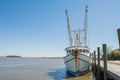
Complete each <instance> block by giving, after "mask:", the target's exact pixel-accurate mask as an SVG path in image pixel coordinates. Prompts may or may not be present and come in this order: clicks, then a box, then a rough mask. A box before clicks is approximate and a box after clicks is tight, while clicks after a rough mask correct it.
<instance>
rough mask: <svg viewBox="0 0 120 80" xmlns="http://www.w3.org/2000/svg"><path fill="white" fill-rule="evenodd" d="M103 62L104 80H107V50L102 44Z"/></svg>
mask: <svg viewBox="0 0 120 80" xmlns="http://www.w3.org/2000/svg"><path fill="white" fill-rule="evenodd" d="M103 62H104V80H107V50H106V44H103Z"/></svg>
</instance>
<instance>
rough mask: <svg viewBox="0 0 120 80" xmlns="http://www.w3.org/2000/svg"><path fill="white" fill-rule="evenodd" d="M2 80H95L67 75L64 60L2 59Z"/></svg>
mask: <svg viewBox="0 0 120 80" xmlns="http://www.w3.org/2000/svg"><path fill="white" fill-rule="evenodd" d="M0 80H93V79H92V73H87V74H85V75H83V76H79V77H73V76H70V75H68V74H66V69H65V65H64V61H63V59H40V58H0Z"/></svg>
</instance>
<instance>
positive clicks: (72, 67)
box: [64, 54, 91, 76]
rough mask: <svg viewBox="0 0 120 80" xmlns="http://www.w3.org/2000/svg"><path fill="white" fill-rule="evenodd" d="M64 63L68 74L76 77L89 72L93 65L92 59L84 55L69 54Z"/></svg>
mask: <svg viewBox="0 0 120 80" xmlns="http://www.w3.org/2000/svg"><path fill="white" fill-rule="evenodd" d="M64 61H65V65H66V69H67V72H69V73H72V74H73V75H75V76H78V75H81V74H84V73H85V72H88V71H89V68H90V65H91V58H90V57H89V56H87V55H84V54H79V55H77V56H75V55H72V54H68V55H67V56H65V57H64Z"/></svg>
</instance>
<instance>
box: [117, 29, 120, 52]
mask: <svg viewBox="0 0 120 80" xmlns="http://www.w3.org/2000/svg"><path fill="white" fill-rule="evenodd" d="M117 33H118V42H119V50H120V28H119V29H117Z"/></svg>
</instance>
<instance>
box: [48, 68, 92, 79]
mask: <svg viewBox="0 0 120 80" xmlns="http://www.w3.org/2000/svg"><path fill="white" fill-rule="evenodd" d="M48 76H52V77H53V79H54V80H94V79H93V74H92V72H89V73H86V74H84V75H81V76H78V77H75V76H73V75H71V74H68V73H67V72H66V69H65V68H63V69H59V70H56V71H55V72H48Z"/></svg>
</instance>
